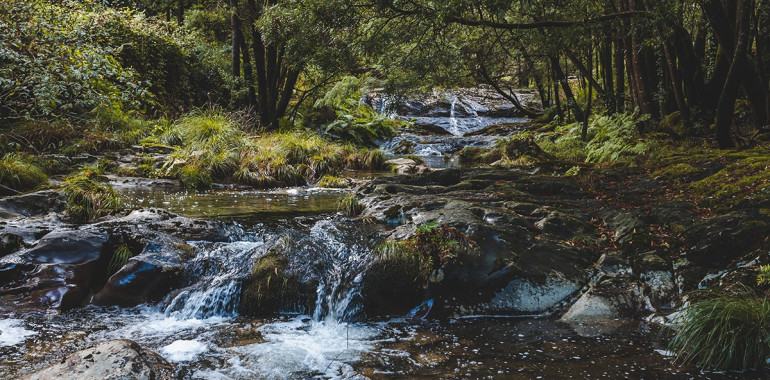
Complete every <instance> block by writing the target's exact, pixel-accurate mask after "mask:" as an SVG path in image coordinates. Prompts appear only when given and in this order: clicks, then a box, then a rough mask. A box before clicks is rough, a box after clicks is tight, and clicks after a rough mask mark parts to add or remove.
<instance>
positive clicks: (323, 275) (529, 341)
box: [0, 103, 753, 379]
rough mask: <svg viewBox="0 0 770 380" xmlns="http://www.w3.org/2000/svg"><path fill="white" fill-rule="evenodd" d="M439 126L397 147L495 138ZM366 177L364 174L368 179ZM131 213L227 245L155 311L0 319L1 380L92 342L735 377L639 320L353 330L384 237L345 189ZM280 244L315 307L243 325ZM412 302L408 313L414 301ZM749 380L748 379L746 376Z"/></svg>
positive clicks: (383, 361) (185, 369)
mask: <svg viewBox="0 0 770 380" xmlns="http://www.w3.org/2000/svg"><path fill="white" fill-rule="evenodd" d="M454 107H455V105H454V103H453V104H452V112H451V115H450V117H449V118H443V119H441V120H440V121H436V120H432V121H430V122H431V123H434V124H436V125H440V126H443V127H445V128H446V129H447V130H449V131H450V132H452V134H451V135H447V136H429V137H426V136H418V135H410V134H408V133H407V134H404V135H402V136H400V137H397V138H396V139H394V140H391V141H387V142H383V149H384V150H386V152H389V153H391V154H392V153H393V152H392V147H393V146H396V145H397V144H398V142H399V139H411V140H412V141H413V142H415V143H416V148H415V154H417V155H419V156H422V157H423V158H425V159H426V163H427V164H428V166H430V167H433V168H445V167H452V166H453V165H454V164H453V163H452V162H451V161H449V160H446V159H445V156H446V155H448V154H451V153H454V152H456V151H457V150H459V149H460V148H461V147H462V146H466V145H472V146H489V145H491V144H493V143H494V141H495V140H496V139H497V137H496V136H477V137H463V135H464V134H465V133H466V132H469V131H474V130H478V129H480V128H483V127H484V126H487V125H490V124H492V123H494V122H501V121H504V122H509V123H510V122H520V121H522V120H523V119H515V118H514V119H504V120H496V119H493V118H484V117H478V116H471V117H464V118H458V117H456V116H455V113H454ZM366 176H370V174H367V175H364V177H366ZM116 188H117V190H118V191H119V192H120V194H121V196H122V198H123V199H124V202H125V204H126V205H127V207H130V208H137V209H140V208H164V209H167V210H169V211H171V212H174V213H178V214H180V215H183V216H186V217H191V218H201V219H207V220H216V221H220V222H222V225H224V226H225V227H224V228H225V229H226V230H225V231H224V232H225V236H227V237H228V241H224V242H209V241H188V242H187V243H188V244H190V245H191V246H193V247H194V257H192V258H191V259H190V261H189V262H188V263H187V264H186V265H185V268H184V271H185V273H184V277H185V279H186V280H185V281H186V282H185V286H184V287H183V288H181V289H178V290H176V291H173V292H172V293H170V294H168V295H167V296H166V298H165V299H164V300H163V301H161V302H159V303H158V304H154V305H140V306H137V307H130V308H121V307H99V306H94V305H89V306H86V307H83V308H76V309H74V310H72V311H69V312H66V313H63V314H62V315H57V316H43V315H38V314H24V315H21V316H19V315H8V316H5V319H0V378H2V379H14V378H17V377H19V376H21V375H24V374H27V373H30V372H32V371H34V370H38V369H40V368H42V367H45V366H46V365H48V364H50V363H52V362H55V361H56V360H59V359H60V358H62V357H64V356H65V355H67V354H69V353H71V352H74V351H76V350H79V349H83V348H86V347H88V346H90V345H92V344H94V343H97V342H102V341H107V340H112V339H131V340H134V341H136V342H138V343H139V344H140V345H141V346H142V347H145V348H147V349H150V350H153V351H155V352H157V353H159V354H160V355H162V356H163V357H164V358H165V359H167V360H168V361H170V362H172V363H174V364H176V365H177V368H178V369H177V375H178V377H179V378H182V379H391V378H401V379H419V378H425V379H428V378H430V379H434V378H442V379H450V378H468V379H553V378H576V379H588V378H606V379H616V378H644V379H701V378H702V379H713V378H735V377H736V376H738V375H737V374H734V373H709V372H701V371H699V370H696V369H694V368H692V367H680V366H676V365H673V364H672V358H671V356H670V353H668V352H667V351H665V350H664V345H662V344H661V343H660V342H661V341H665V339H663V338H664V335H663V332H661V331H660V329H659V328H658V327H657V326H656V325H653V324H648V323H646V322H643V321H633V320H626V321H620V320H616V321H611V322H607V323H601V324H566V323H560V322H557V321H554V320H552V319H551V318H548V317H541V318H537V317H513V316H504V315H467V316H464V317H458V318H449V319H440V320H438V319H432V318H431V316H430V314H429V315H428V317H427V318H426V319H424V320H421V321H416V322H415V321H410V322H407V321H406V320H405V319H404V318H403V317H402V316H393V317H391V318H388V319H380V320H374V321H372V320H363V319H362V316H361V313H360V308H361V294H360V292H359V290H360V289H359V285H360V282H361V275H362V273H363V272H364V271H365V270H366V268H367V266H368V265H369V261H370V260H368V259H367V258H368V257H370V255H371V249H372V247H374V246H375V243H376V242H377V241H378V239H379V236H380V231H378V228H379V227H377V225H371V224H364V223H349V222H347V221H345V219H342V218H340V216H339V215H337V203H338V200H339V199H340V198H341V197H342V196H344V195H345V194H347V192H348V191H349V190H325V189H317V188H308V187H303V188H291V189H278V190H272V191H252V190H216V191H209V192H186V191H168V190H159V189H155V190H153V189H137V188H132V187H130V186H129V187H124V188H121V187H119V186H117V187H116ZM282 236H289V237H290V238H291V239H292V241H293V242H294V244H293V246H294V247H297V248H296V249H298V250H299V252H298V255H300V257H303V258H306V262H307V264H306V265H308V266H310V268H311V270H312V271H313V272H314V273H315V275H316V277H317V278H318V279H319V284H318V287H317V290H316V295H317V299H316V303H315V305H316V306H315V309H313V310H307V309H305V308H304V307H303V306H301V305H295V306H289V307H286V308H285V310H283V311H282V313H281V315H280V316H278V317H275V318H247V317H244V316H241V315H239V313H238V304H239V302H240V299H239V296H240V293H241V286H242V281H243V280H244V278H245V277H246V276H247V275H248V274H249V271H250V270H251V265H252V264H251V263H252V262H253V261H254V259H255V258H259V257H261V256H263V255H265V254H266V253H265V251H266V250H267V244H266V243H267V242H269V241H273V240H274V239H276V238H279V237H282ZM415 306H417V305H415ZM743 376H744V377H745V378H752V376H753V375H752V374H751V373H748V374H744V375H743Z"/></svg>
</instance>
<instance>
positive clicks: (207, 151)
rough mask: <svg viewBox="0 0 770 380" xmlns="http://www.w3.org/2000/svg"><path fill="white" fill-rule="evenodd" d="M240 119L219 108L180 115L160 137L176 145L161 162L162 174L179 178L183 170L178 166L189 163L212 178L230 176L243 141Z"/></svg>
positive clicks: (164, 141)
mask: <svg viewBox="0 0 770 380" xmlns="http://www.w3.org/2000/svg"><path fill="white" fill-rule="evenodd" d="M243 123H244V120H243V118H242V116H241V115H238V114H233V113H226V112H224V111H223V110H220V109H209V110H200V111H195V112H192V113H190V114H188V115H186V116H184V117H182V118H181V119H179V120H178V121H177V122H176V123H174V124H173V125H172V126H171V127H170V128H168V130H166V131H165V132H164V133H163V135H162V136H161V138H160V141H161V142H163V143H165V144H168V145H172V146H176V147H177V151H176V152H174V154H172V156H171V157H170V158H169V160H168V161H167V162H166V164H165V165H164V168H165V172H166V174H167V175H173V176H177V177H178V178H180V176H182V175H184V174H185V173H184V172H183V171H182V169H183V168H184V167H186V166H192V167H196V168H198V169H199V170H200V171H203V172H205V173H206V174H207V175H208V176H211V177H212V178H218V179H224V178H228V177H230V176H231V175H232V174H233V173H234V172H235V170H236V169H237V167H238V158H239V152H240V151H241V150H242V149H243V147H244V146H245V145H246V144H247V141H246V138H245V134H244V132H243ZM187 174H189V173H187ZM180 179H182V178H180Z"/></svg>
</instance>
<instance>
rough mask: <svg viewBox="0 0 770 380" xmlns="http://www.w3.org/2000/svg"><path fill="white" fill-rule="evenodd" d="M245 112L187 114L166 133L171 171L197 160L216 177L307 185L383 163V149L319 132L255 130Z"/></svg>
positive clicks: (259, 184) (264, 183)
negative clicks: (249, 128) (173, 149)
mask: <svg viewBox="0 0 770 380" xmlns="http://www.w3.org/2000/svg"><path fill="white" fill-rule="evenodd" d="M248 123H249V121H248V119H246V118H245V117H244V116H243V115H239V114H228V113H225V112H223V111H221V110H216V109H213V110H209V111H198V112H195V113H193V114H190V115H188V116H185V117H183V118H182V119H180V121H178V122H177V123H175V124H174V125H173V126H172V127H171V128H169V129H168V130H167V131H166V132H165V133H164V134H163V135H162V136H161V137H160V139H159V140H160V142H164V143H167V144H171V145H176V146H177V147H178V150H177V152H175V153H174V154H173V155H172V156H171V157H170V158H169V160H168V161H167V162H166V163H165V164H164V169H163V170H164V172H165V174H166V175H172V176H176V177H179V174H180V170H181V168H183V167H186V166H194V167H196V168H198V169H199V171H200V172H203V173H208V175H209V176H210V177H211V178H212V179H213V180H223V181H233V182H236V183H240V184H244V185H249V186H255V187H260V188H268V187H279V186H297V185H304V184H305V183H307V182H308V181H315V180H318V179H319V178H322V177H323V176H324V175H327V174H329V175H334V174H336V173H338V172H340V171H342V170H344V169H346V168H349V169H382V168H383V167H384V166H385V161H386V158H385V154H384V153H383V152H382V151H379V150H374V151H370V150H368V149H361V148H356V147H355V146H353V145H350V144H346V145H342V144H338V143H334V142H331V141H329V140H327V139H325V138H323V137H321V136H319V135H318V134H317V133H315V132H311V131H302V130H296V129H295V130H291V131H285V132H275V133H268V134H264V135H262V136H259V137H257V136H253V135H250V134H248V133H246V132H245V126H246V125H247V124H248Z"/></svg>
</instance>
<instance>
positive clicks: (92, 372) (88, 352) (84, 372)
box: [22, 339, 174, 380]
mask: <svg viewBox="0 0 770 380" xmlns="http://www.w3.org/2000/svg"><path fill="white" fill-rule="evenodd" d="M173 374H174V366H173V365H172V364H170V363H169V362H167V361H166V360H165V359H163V358H162V357H161V356H160V355H158V354H156V353H154V352H152V351H148V350H145V349H143V348H141V347H140V346H139V345H138V344H137V343H136V342H134V341H131V340H126V339H120V340H112V341H108V342H104V343H100V344H98V345H96V346H94V347H91V348H88V349H85V350H82V351H78V352H75V353H74V354H71V355H69V356H67V357H66V358H65V359H64V360H63V361H62V362H61V363H58V364H54V365H52V366H50V367H48V368H45V369H43V370H41V371H39V372H37V373H34V374H31V375H27V376H25V377H23V378H22V379H24V380H65V379H78V380H107V379H110V380H112V379H115V380H117V379H136V380H165V379H172V378H173Z"/></svg>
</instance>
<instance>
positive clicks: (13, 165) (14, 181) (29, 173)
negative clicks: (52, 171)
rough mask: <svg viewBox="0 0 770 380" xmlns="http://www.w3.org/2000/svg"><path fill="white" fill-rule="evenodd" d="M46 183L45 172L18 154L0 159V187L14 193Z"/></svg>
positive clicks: (11, 154) (10, 154)
mask: <svg viewBox="0 0 770 380" xmlns="http://www.w3.org/2000/svg"><path fill="white" fill-rule="evenodd" d="M47 181H48V176H47V175H46V174H45V171H43V169H41V168H40V167H39V166H37V165H36V164H34V163H33V162H31V161H30V160H28V159H27V158H25V157H24V156H22V155H20V154H18V153H8V154H6V155H4V156H3V158H2V159H0V185H2V186H4V187H7V188H10V189H12V190H15V191H19V192H23V191H29V190H32V189H34V188H36V187H38V186H40V185H42V184H44V183H46V182H47Z"/></svg>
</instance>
